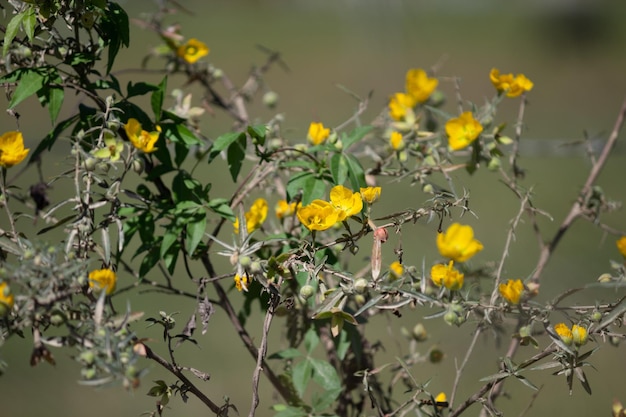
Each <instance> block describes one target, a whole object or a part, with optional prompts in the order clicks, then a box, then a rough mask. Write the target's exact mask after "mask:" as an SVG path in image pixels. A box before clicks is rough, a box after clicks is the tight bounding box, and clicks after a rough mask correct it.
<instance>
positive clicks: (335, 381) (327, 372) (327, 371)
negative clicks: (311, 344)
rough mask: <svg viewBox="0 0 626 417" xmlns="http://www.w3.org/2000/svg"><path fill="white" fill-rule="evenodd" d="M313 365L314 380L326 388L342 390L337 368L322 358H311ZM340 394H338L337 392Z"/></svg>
mask: <svg viewBox="0 0 626 417" xmlns="http://www.w3.org/2000/svg"><path fill="white" fill-rule="evenodd" d="M310 361H311V365H313V380H314V381H315V382H317V383H318V384H320V385H321V386H322V387H324V388H325V389H326V390H337V389H338V390H339V391H341V380H340V379H339V375H337V370H336V369H335V368H334V367H333V366H332V365H331V364H330V363H328V362H326V361H325V360H322V359H314V358H311V359H310ZM337 395H338V394H337Z"/></svg>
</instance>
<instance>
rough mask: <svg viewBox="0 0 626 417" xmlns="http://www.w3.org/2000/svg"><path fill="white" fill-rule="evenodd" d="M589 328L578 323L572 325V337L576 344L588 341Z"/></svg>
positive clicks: (579, 344) (580, 344)
mask: <svg viewBox="0 0 626 417" xmlns="http://www.w3.org/2000/svg"><path fill="white" fill-rule="evenodd" d="M588 336H589V335H588V334H587V329H585V328H584V327H582V326H579V325H577V324H575V325H573V326H572V339H573V340H574V344H575V345H576V346H582V345H584V344H585V343H587V338H588Z"/></svg>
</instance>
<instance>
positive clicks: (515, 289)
mask: <svg viewBox="0 0 626 417" xmlns="http://www.w3.org/2000/svg"><path fill="white" fill-rule="evenodd" d="M498 291H499V292H500V295H501V296H502V298H504V299H505V300H506V301H507V302H509V303H510V304H514V305H515V304H519V300H520V298H521V296H522V293H523V292H524V283H523V282H522V280H521V279H516V280H512V279H510V280H508V281H507V282H506V284H505V283H502V284H500V285H499V286H498Z"/></svg>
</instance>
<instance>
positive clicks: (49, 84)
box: [37, 68, 65, 124]
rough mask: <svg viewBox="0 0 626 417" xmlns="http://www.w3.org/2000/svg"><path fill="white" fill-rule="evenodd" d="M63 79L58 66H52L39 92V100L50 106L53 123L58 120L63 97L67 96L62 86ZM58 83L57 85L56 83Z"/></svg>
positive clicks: (49, 110)
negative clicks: (57, 68)
mask: <svg viewBox="0 0 626 417" xmlns="http://www.w3.org/2000/svg"><path fill="white" fill-rule="evenodd" d="M62 82H63V80H62V79H61V77H60V76H59V73H58V71H57V70H56V68H51V69H50V71H49V74H48V76H47V77H46V80H45V81H44V85H43V87H42V88H41V89H40V90H39V91H38V92H37V95H38V96H39V101H40V102H41V104H42V105H43V106H47V107H48V113H49V114H50V121H51V122H52V124H54V122H56V119H57V117H58V116H59V112H60V111H61V107H62V106H63V99H64V97H65V90H64V89H63V88H62V87H60V85H61V83H62ZM55 84H56V85H55Z"/></svg>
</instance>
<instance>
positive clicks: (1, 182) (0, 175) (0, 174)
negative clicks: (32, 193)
mask: <svg viewBox="0 0 626 417" xmlns="http://www.w3.org/2000/svg"><path fill="white" fill-rule="evenodd" d="M6 175H7V169H6V168H5V167H2V168H0V193H2V199H3V200H4V202H2V205H3V206H4V210H5V211H6V212H7V217H8V219H9V224H10V225H11V233H12V235H13V239H15V242H16V243H17V244H18V245H19V247H20V248H23V246H22V240H21V239H20V238H19V236H18V235H17V229H15V220H14V219H13V214H11V209H9V195H8V194H7V189H6V186H5V184H6ZM0 230H2V229H0Z"/></svg>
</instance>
